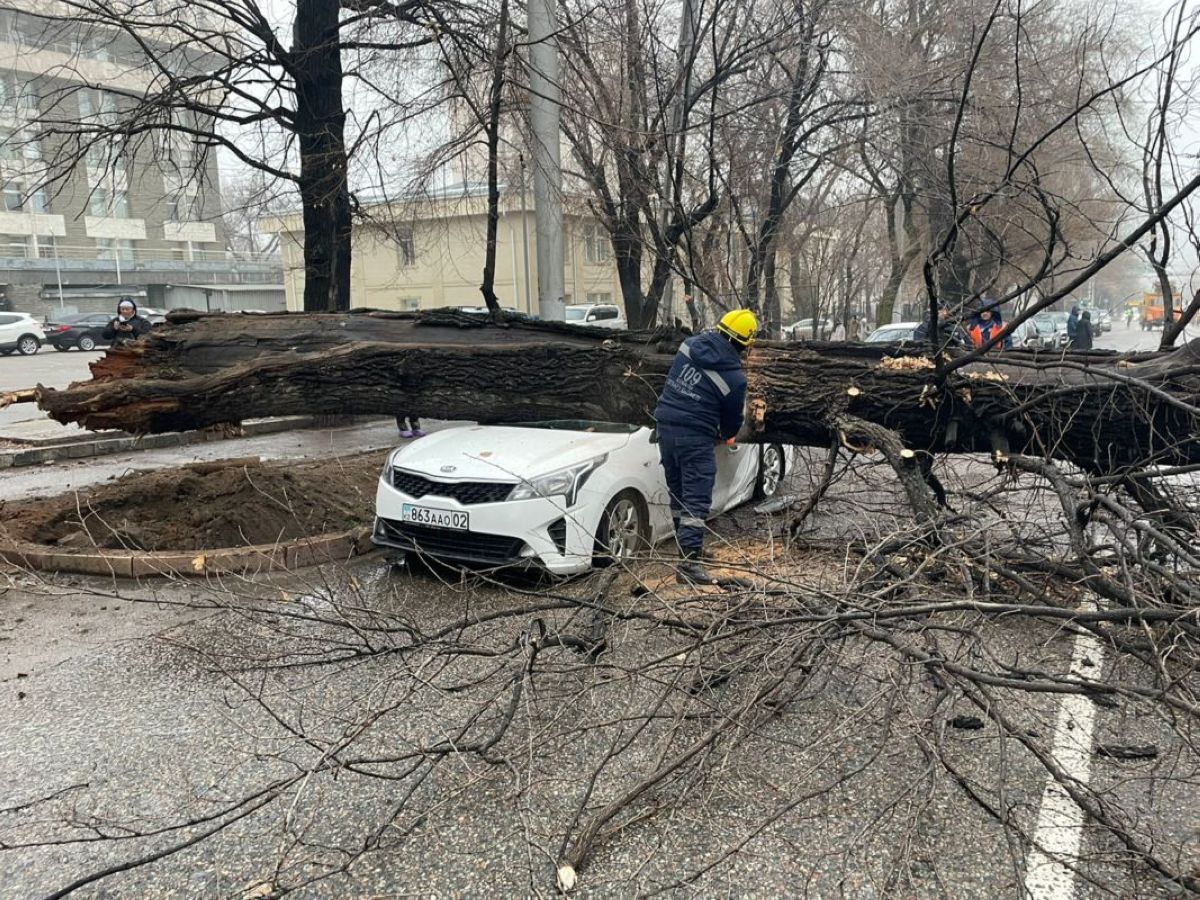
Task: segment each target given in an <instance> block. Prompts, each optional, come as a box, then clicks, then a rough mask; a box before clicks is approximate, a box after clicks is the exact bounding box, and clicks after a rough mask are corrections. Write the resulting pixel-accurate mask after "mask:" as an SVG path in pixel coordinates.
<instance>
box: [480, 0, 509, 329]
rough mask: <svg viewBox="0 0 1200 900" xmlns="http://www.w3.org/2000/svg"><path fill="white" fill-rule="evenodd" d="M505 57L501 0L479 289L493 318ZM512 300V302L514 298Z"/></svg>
mask: <svg viewBox="0 0 1200 900" xmlns="http://www.w3.org/2000/svg"><path fill="white" fill-rule="evenodd" d="M507 58H508V0H500V26H499V33H498V34H497V36H496V52H495V56H494V57H493V58H492V85H491V93H490V94H489V96H488V119H487V185H488V200H487V238H486V240H485V243H484V258H483V283H482V284H480V285H479V291H480V293H482V294H483V302H484V303H485V304H487V308H488V311H489V312H490V313H491V315H492V318H496V317H497V316H499V314H500V300H499V298H497V297H496V232H497V230H498V229H499V227H500V182H499V171H498V170H499V165H500V159H499V157H500V106H501V99H502V98H503V96H504V63H505V60H506V59H507ZM514 302H515V301H514Z"/></svg>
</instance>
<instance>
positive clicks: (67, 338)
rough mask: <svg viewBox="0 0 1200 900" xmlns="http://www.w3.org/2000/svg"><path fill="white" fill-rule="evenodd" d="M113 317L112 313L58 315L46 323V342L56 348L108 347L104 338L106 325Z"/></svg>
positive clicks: (92, 348)
mask: <svg viewBox="0 0 1200 900" xmlns="http://www.w3.org/2000/svg"><path fill="white" fill-rule="evenodd" d="M112 318H113V316H112V313H73V314H71V315H67V316H58V317H57V318H55V319H52V320H51V321H49V322H47V323H46V327H45V328H44V329H43V330H44V331H45V332H46V343H48V344H52V345H53V346H54V349H55V350H70V349H71V348H72V347H78V348H79V349H80V350H95V349H96V348H97V347H107V346H108V343H109V342H108V341H107V340H105V338H104V326H105V325H107V324H108V323H109V321H110V320H111V319H112Z"/></svg>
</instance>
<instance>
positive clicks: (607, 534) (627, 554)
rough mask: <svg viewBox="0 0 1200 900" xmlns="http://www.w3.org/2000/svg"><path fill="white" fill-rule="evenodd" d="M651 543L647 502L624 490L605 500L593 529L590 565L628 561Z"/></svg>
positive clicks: (632, 492)
mask: <svg viewBox="0 0 1200 900" xmlns="http://www.w3.org/2000/svg"><path fill="white" fill-rule="evenodd" d="M649 543H650V516H649V512H648V510H647V509H646V502H645V501H644V500H643V499H642V497H641V495H640V494H639V493H638V492H637V491H634V490H628V489H627V490H624V491H621V493H619V494H617V496H615V497H613V498H612V499H611V500H609V501H608V505H607V506H606V507H604V512H603V513H601V515H600V524H599V525H597V526H596V542H595V546H594V548H593V550H592V563H593V565H596V566H607V565H611V564H612V563H615V562H629V561H630V560H632V559H633V558H634V557H636V556H637V555H638V554H639V553H641V552H642V551H643V550H644V549H645V548H646V546H647V545H648V544H649Z"/></svg>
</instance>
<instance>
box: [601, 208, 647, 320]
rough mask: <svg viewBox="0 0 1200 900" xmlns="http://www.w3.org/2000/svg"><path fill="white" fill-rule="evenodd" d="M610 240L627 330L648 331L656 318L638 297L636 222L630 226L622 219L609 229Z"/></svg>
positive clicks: (638, 237) (639, 264) (639, 274)
mask: <svg viewBox="0 0 1200 900" xmlns="http://www.w3.org/2000/svg"><path fill="white" fill-rule="evenodd" d="M610 240H611V241H612V245H613V259H614V262H615V263H616V266H617V281H618V282H619V283H620V285H621V299H622V300H624V301H625V318H626V320H627V321H628V322H629V327H630V328H631V329H634V330H636V329H639V328H652V327H653V326H654V319H655V317H656V316H657V315H658V307H657V306H655V307H654V308H650V306H649V304H648V303H647V302H646V297H645V295H644V294H643V293H642V241H641V235H640V234H639V233H638V232H637V228H636V222H635V223H634V224H633V225H632V226H631V224H630V223H629V222H628V221H627V220H626V219H624V218H622V219H621V220H620V221H619V222H618V224H617V226H616V228H614V229H613V231H612V233H611V236H610Z"/></svg>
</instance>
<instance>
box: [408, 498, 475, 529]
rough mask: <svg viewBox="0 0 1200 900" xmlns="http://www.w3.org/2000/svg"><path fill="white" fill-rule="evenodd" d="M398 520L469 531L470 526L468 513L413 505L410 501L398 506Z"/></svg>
mask: <svg viewBox="0 0 1200 900" xmlns="http://www.w3.org/2000/svg"><path fill="white" fill-rule="evenodd" d="M400 520H401V521H402V522H412V523H414V524H416V525H432V526H433V527H434V528H452V529H454V530H455V531H469V530H470V528H471V525H470V513H465V512H459V511H457V510H453V509H432V508H430V507H428V506H414V505H413V504H412V503H405V504H404V505H403V506H401V507H400Z"/></svg>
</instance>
